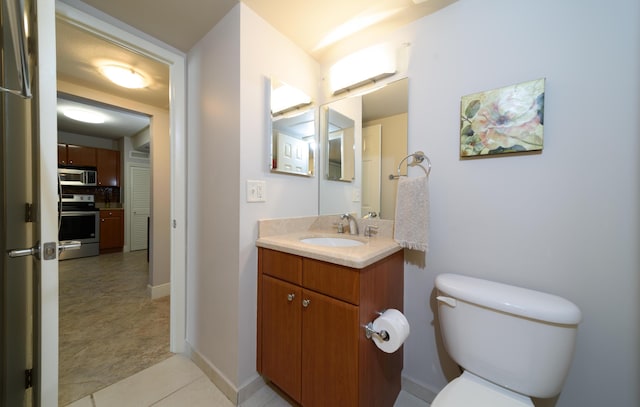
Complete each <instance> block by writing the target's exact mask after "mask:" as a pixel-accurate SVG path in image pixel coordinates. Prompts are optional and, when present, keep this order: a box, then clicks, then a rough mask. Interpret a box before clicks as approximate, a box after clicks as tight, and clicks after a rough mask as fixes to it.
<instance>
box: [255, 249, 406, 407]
mask: <svg viewBox="0 0 640 407" xmlns="http://www.w3.org/2000/svg"><path fill="white" fill-rule="evenodd" d="M403 275H404V272H403V252H402V251H399V252H396V253H394V254H392V255H390V256H388V257H387V258H385V259H382V260H380V261H378V262H377V263H374V264H372V265H370V266H368V267H365V268H363V269H354V268H350V267H345V266H340V265H336V264H332V263H327V262H323V261H319V260H314V259H310V258H306V257H302V256H297V255H293V254H287V253H283V252H279V251H274V250H270V249H266V248H262V247H260V248H258V341H257V342H258V343H257V345H258V348H257V370H258V372H260V373H261V374H263V375H264V376H265V377H266V378H268V379H269V380H271V382H272V383H273V384H275V385H276V386H278V387H279V388H280V389H281V390H283V391H284V392H285V393H287V394H288V395H289V396H290V397H291V398H293V399H294V400H295V401H296V402H298V403H300V404H301V405H302V406H304V407H313V406H361V407H365V406H367V407H370V406H380V407H391V406H393V404H394V402H395V399H396V398H397V395H398V393H399V392H400V380H401V376H400V375H401V371H402V348H400V349H399V350H398V351H396V352H395V353H391V354H387V353H384V352H382V351H381V350H379V349H378V348H377V347H376V346H375V344H374V343H373V342H372V341H371V340H369V339H367V338H366V335H365V331H364V329H363V328H362V326H364V325H366V324H367V323H368V322H370V321H372V320H374V319H375V318H376V317H377V312H378V311H383V310H385V309H388V308H396V309H398V310H402V303H403V290H404V283H403V281H404V279H403Z"/></svg>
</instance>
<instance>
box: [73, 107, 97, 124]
mask: <svg viewBox="0 0 640 407" xmlns="http://www.w3.org/2000/svg"><path fill="white" fill-rule="evenodd" d="M62 114H64V115H65V116H67V117H68V118H70V119H73V120H77V121H79V122H84V123H93V124H99V123H104V122H105V120H106V119H105V116H104V115H102V114H100V113H98V112H94V111H93V110H87V109H80V108H77V107H69V108H64V109H62Z"/></svg>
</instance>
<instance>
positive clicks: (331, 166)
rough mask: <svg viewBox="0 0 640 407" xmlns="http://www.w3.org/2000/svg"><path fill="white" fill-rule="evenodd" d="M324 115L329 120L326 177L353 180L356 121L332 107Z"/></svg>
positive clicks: (327, 124)
mask: <svg viewBox="0 0 640 407" xmlns="http://www.w3.org/2000/svg"><path fill="white" fill-rule="evenodd" d="M324 117H325V119H326V120H327V123H326V127H325V128H326V129H327V137H326V140H327V144H326V146H325V148H326V151H327V154H326V158H327V162H326V168H327V171H326V177H327V179H328V180H331V181H342V182H352V181H353V177H354V176H355V171H354V168H355V167H354V166H355V153H354V135H355V122H354V121H353V119H352V118H350V117H348V116H346V115H344V114H342V113H340V112H338V111H336V110H334V109H331V108H330V107H329V108H327V110H326V112H325V115H324Z"/></svg>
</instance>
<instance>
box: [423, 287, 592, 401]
mask: <svg viewBox="0 0 640 407" xmlns="http://www.w3.org/2000/svg"><path fill="white" fill-rule="evenodd" d="M435 285H436V289H437V292H438V294H437V300H438V301H437V302H438V318H439V324H440V330H441V334H442V338H443V341H444V345H445V348H446V350H447V352H448V353H449V355H450V356H451V358H452V359H453V360H454V361H455V362H456V363H458V364H459V365H460V366H461V367H462V368H463V369H465V370H467V371H469V372H471V373H473V374H475V375H477V376H480V377H482V378H484V379H486V380H488V381H490V382H493V383H495V384H497V385H499V386H502V387H505V388H507V389H510V390H513V391H515V392H518V393H521V394H524V395H527V396H531V397H540V398H548V397H553V396H555V395H557V394H558V393H560V390H561V389H562V385H563V383H564V380H565V378H566V376H567V373H568V372H569V366H570V365H571V359H572V358H573V352H574V348H575V340H576V334H577V328H578V324H579V323H580V321H581V319H582V314H581V312H580V309H578V307H577V306H576V305H575V304H573V303H572V302H570V301H568V300H566V299H564V298H561V297H558V296H555V295H551V294H546V293H542V292H538V291H534V290H529V289H526V288H521V287H514V286H510V285H506V284H501V283H496V282H492V281H487V280H482V279H478V278H473V277H466V276H462V275H458V274H440V275H438V276H437V277H436V283H435Z"/></svg>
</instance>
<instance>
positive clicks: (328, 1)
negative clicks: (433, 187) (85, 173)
mask: <svg viewBox="0 0 640 407" xmlns="http://www.w3.org/2000/svg"><path fill="white" fill-rule="evenodd" d="M63 1H64V0H63ZM73 1H75V3H76V6H77V5H78V4H82V3H85V5H84V6H83V7H85V8H87V6H86V5H88V6H89V8H95V9H97V10H99V11H100V12H103V13H106V14H109V15H111V16H112V17H114V18H116V19H118V20H121V21H122V22H124V23H126V24H129V25H131V26H132V27H134V28H136V29H138V30H140V31H143V32H145V33H147V34H149V35H151V36H153V37H155V38H157V39H159V40H160V41H163V42H165V43H167V44H169V45H171V46H173V47H175V48H178V49H180V50H182V51H184V52H187V51H188V50H189V49H191V47H192V46H193V45H194V44H195V43H196V42H197V41H198V40H200V39H201V38H202V37H203V36H204V35H205V34H206V33H207V32H208V31H209V30H211V28H213V26H215V25H216V24H217V23H218V22H219V21H220V20H221V19H222V18H223V17H224V16H225V15H226V14H227V13H228V12H229V11H230V10H231V9H232V8H233V7H234V6H235V5H237V4H238V2H239V1H240V0H181V1H175V0H136V1H131V0H110V1H104V0H83V1H80V0H70V2H73ZM241 1H242V2H243V3H245V4H246V5H247V6H248V7H250V8H251V9H252V10H253V11H254V12H256V13H257V14H258V15H260V16H261V17H262V18H264V19H265V20H266V21H267V22H268V23H270V24H271V25H272V26H273V27H275V28H276V29H277V30H279V31H280V32H281V33H282V34H284V35H285V36H287V37H288V38H290V39H291V40H292V41H294V42H295V43H296V44H297V45H298V46H300V47H301V48H302V49H303V50H305V51H306V52H307V53H308V54H309V55H311V56H312V57H314V58H316V59H317V60H320V59H321V58H322V57H323V56H324V55H326V53H327V52H329V51H330V50H331V48H332V47H336V46H338V45H339V44H340V43H341V42H340V41H337V42H333V43H330V44H327V45H320V44H322V42H323V41H324V39H325V38H327V37H328V36H329V35H330V34H331V33H332V32H333V31H334V30H335V29H336V28H337V27H339V26H341V25H343V24H345V23H346V22H348V21H352V20H356V19H362V18H365V19H366V18H370V19H375V18H376V17H380V16H382V15H386V18H385V19H383V20H381V21H378V22H376V23H375V24H373V25H372V26H370V27H368V28H364V29H362V30H361V31H359V32H357V33H355V34H351V35H350V37H349V38H348V39H344V40H342V43H344V42H345V41H349V40H352V39H353V38H354V37H358V36H364V37H368V36H374V35H375V36H378V37H380V36H384V34H385V33H389V32H391V31H392V30H395V29H397V28H398V27H400V26H402V25H405V24H407V23H409V22H411V21H413V20H416V19H418V18H421V17H423V16H425V15H427V14H430V13H433V12H435V11H437V10H439V9H441V8H443V7H446V6H447V5H449V4H451V3H453V2H454V1H456V0H348V1H344V0H304V1H301V0H241ZM371 21H374V20H371ZM56 31H57V32H56V35H57V42H56V46H57V50H56V52H57V66H58V68H57V75H58V80H63V81H67V82H70V83H74V84H78V85H82V86H86V87H89V88H92V89H96V90H99V91H102V92H106V93H109V94H113V95H116V96H119V97H122V98H127V99H129V100H133V101H136V102H140V103H144V104H148V105H152V106H155V107H160V108H165V109H168V107H169V87H168V86H169V69H168V67H167V66H166V65H164V64H162V63H159V62H157V61H155V60H151V59H149V58H146V57H144V56H141V55H139V54H137V53H134V52H131V51H129V50H126V49H124V48H122V47H120V46H118V45H115V44H113V43H110V42H108V41H106V40H104V39H102V38H99V37H97V36H95V35H94V34H91V33H88V32H86V31H85V30H83V29H81V28H78V27H76V26H75V25H73V24H71V23H69V22H66V21H63V20H61V19H60V18H59V19H58V20H57V24H56ZM103 60H113V61H120V62H123V63H126V64H129V65H131V66H132V67H135V68H136V69H139V70H141V71H144V72H146V73H147V74H148V75H149V77H150V78H151V79H152V85H151V86H150V87H148V88H145V89H142V90H130V89H125V88H121V87H119V86H116V85H113V84H111V83H110V82H109V81H107V80H106V79H105V78H104V77H103V76H102V75H101V74H100V73H99V72H98V70H97V69H96V64H97V63H98V62H99V61H103ZM63 96H64V95H63ZM74 102H76V103H77V102H79V101H78V100H75V101H74ZM85 102H86V101H85ZM386 105H387V106H389V100H388V99H387V100H386ZM98 107H99V108H102V109H104V108H107V109H108V110H113V109H109V108H108V106H104V105H102V106H98ZM115 111H116V112H115V113H113V112H112V113H110V114H112V115H113V116H114V119H113V120H114V122H113V123H116V122H115V120H116V119H115V117H117V116H119V117H120V119H121V120H122V125H123V126H129V127H131V126H133V127H135V126H141V125H142V124H140V123H141V121H140V120H137V121H136V122H137V124H135V125H133V124H130V123H128V120H126V119H127V117H130V116H131V112H126V114H123V112H122V111H121V109H119V108H117V107H116V109H115ZM143 118H145V119H146V120H147V122H148V118H146V116H144V117H143ZM107 127H108V126H103V128H102V129H100V130H95V131H91V129H90V128H88V127H87V126H84V127H82V128H80V127H79V126H78V124H77V123H73V122H71V121H70V120H69V119H67V118H66V117H64V116H63V115H61V114H60V113H59V114H58V128H59V130H61V131H69V132H78V131H80V130H82V131H83V133H82V134H90V135H97V136H98V137H110V138H120V137H122V136H123V135H128V134H127V133H130V132H132V131H134V132H135V133H137V132H138V131H139V130H141V129H137V130H136V129H131V128H118V127H117V126H116V125H115V124H114V125H113V126H111V128H110V129H107ZM135 133H133V134H135Z"/></svg>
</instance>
